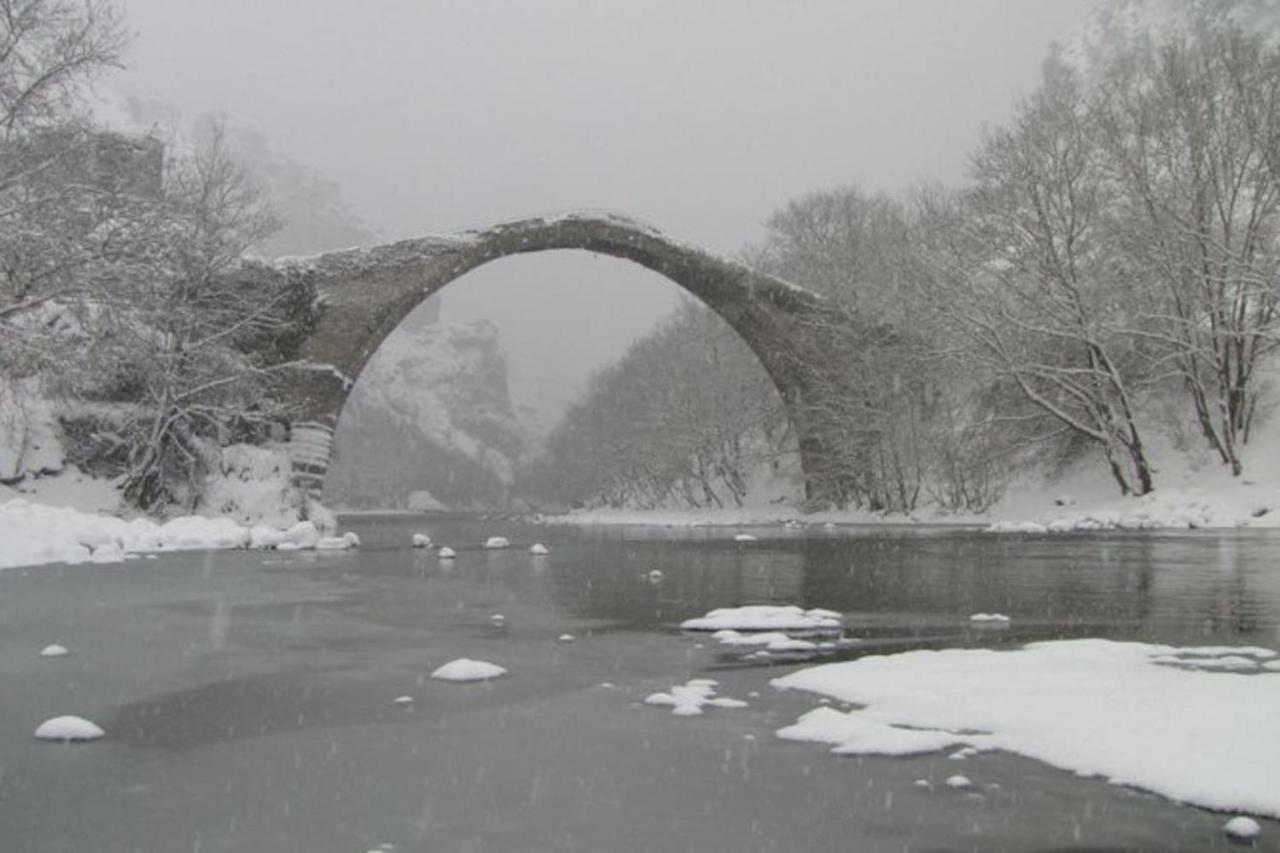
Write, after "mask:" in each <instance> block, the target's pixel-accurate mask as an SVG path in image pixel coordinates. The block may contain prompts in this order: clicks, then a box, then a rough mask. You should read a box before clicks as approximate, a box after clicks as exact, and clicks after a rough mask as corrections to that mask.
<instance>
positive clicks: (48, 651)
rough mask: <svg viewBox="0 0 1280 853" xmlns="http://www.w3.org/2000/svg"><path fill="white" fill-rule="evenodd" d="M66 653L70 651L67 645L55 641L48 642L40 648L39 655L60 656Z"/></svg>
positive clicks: (43, 656) (47, 656) (45, 656)
mask: <svg viewBox="0 0 1280 853" xmlns="http://www.w3.org/2000/svg"><path fill="white" fill-rule="evenodd" d="M68 654H70V651H69V650H68V649H67V647H66V646H62V645H59V644H57V643H50V644H49V645H47V646H45V647H44V648H43V649H41V650H40V657H42V658H60V657H63V656H65V655H68Z"/></svg>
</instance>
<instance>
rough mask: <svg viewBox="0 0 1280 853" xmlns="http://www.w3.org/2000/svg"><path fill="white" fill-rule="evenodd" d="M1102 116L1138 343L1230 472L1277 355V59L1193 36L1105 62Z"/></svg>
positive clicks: (1217, 38)
mask: <svg viewBox="0 0 1280 853" xmlns="http://www.w3.org/2000/svg"><path fill="white" fill-rule="evenodd" d="M1102 105H1103V115H1104V116H1105V121H1104V125H1105V128H1106V136H1105V141H1106V145H1107V152H1108V154H1109V155H1110V159H1111V163H1112V166H1113V169H1114V173H1115V180H1116V182H1117V184H1118V185H1119V187H1120V188H1121V193H1122V198H1121V199H1120V201H1121V204H1122V207H1121V209H1120V211H1119V212H1118V216H1117V223H1116V230H1117V232H1118V233H1119V234H1120V235H1121V236H1122V238H1123V241H1124V248H1125V250H1126V252H1127V254H1128V259H1129V261H1128V270H1129V274H1130V275H1132V276H1133V277H1134V278H1135V279H1139V280H1145V281H1146V282H1148V283H1150V284H1151V285H1152V286H1151V287H1150V292H1151V293H1152V300H1151V304H1150V307H1149V308H1148V310H1147V311H1146V312H1145V313H1144V317H1143V319H1144V321H1145V328H1144V331H1143V335H1144V337H1145V339H1146V342H1147V344H1148V346H1149V347H1151V349H1152V350H1153V351H1154V353H1155V356H1156V358H1157V359H1158V364H1159V367H1160V369H1162V370H1165V371H1167V372H1169V373H1172V374H1173V375H1175V376H1177V377H1178V379H1179V380H1180V381H1181V383H1182V384H1183V386H1184V387H1185V389H1186V391H1187V393H1188V395H1189V396H1190V398H1191V402H1192V405H1193V407H1194V410H1195V414H1196V418H1197V421H1198V423H1199V426H1200V430H1201V432H1202V433H1203V434H1204V436H1205V438H1206V440H1207V441H1208V443H1209V445H1210V446H1211V447H1212V448H1213V449H1214V450H1215V451H1216V452H1217V453H1218V455H1219V456H1220V458H1221V459H1222V461H1223V462H1224V463H1225V464H1228V465H1230V466H1231V470H1232V472H1233V473H1235V474H1237V475H1238V474H1239V473H1240V472H1241V470H1242V464H1241V460H1240V445H1241V444H1244V443H1245V442H1247V441H1248V438H1249V430H1250V426H1251V424H1252V422H1253V419H1254V416H1255V414H1256V412H1257V407H1258V402H1259V392H1258V372H1259V367H1260V365H1261V364H1262V362H1263V360H1264V359H1265V358H1266V357H1267V356H1268V355H1270V354H1271V353H1272V352H1274V351H1275V350H1276V347H1277V344H1280V338H1278V337H1277V321H1278V320H1280V313H1278V309H1280V170H1277V165H1280V125H1278V124H1277V118H1276V115H1277V108H1278V107H1280V51H1277V50H1276V49H1275V48H1274V47H1272V46H1270V45H1269V43H1268V42H1267V40H1265V39H1264V38H1262V37H1260V36H1248V35H1245V34H1243V33H1241V32H1239V31H1235V30H1232V29H1230V28H1227V29H1218V30H1210V31H1203V30H1202V31H1200V32H1198V33H1196V34H1195V35H1194V36H1193V37H1191V38H1185V39H1177V40H1174V41H1171V42H1168V43H1166V44H1163V45H1161V46H1159V47H1158V48H1153V49H1149V50H1147V51H1144V52H1140V53H1137V54H1135V55H1132V56H1130V57H1127V58H1126V59H1124V60H1123V61H1117V62H1116V63H1114V65H1113V66H1112V67H1111V68H1110V69H1108V74H1107V75H1106V77H1105V79H1104V81H1103V90H1102Z"/></svg>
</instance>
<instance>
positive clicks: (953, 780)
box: [947, 773, 973, 788]
mask: <svg viewBox="0 0 1280 853" xmlns="http://www.w3.org/2000/svg"><path fill="white" fill-rule="evenodd" d="M947 787H948V788H972V787H973V783H972V782H970V781H969V777H968V776H961V775H960V774H958V773H957V774H956V775H955V776H948V777H947Z"/></svg>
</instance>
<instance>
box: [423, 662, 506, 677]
mask: <svg viewBox="0 0 1280 853" xmlns="http://www.w3.org/2000/svg"><path fill="white" fill-rule="evenodd" d="M506 674H507V671H506V670H505V669H503V668H502V667H500V666H498V665H497V664H496V663H489V662H488V661H483V660H471V659H470V658H458V659H457V660H452V661H449V662H448V663H447V664H445V665H444V666H442V667H439V668H438V669H436V670H435V671H434V672H432V673H431V677H432V678H434V679H436V680H438V681H488V680H489V679H491V678H499V677H501V676H504V675H506Z"/></svg>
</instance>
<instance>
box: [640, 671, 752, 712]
mask: <svg viewBox="0 0 1280 853" xmlns="http://www.w3.org/2000/svg"><path fill="white" fill-rule="evenodd" d="M718 683H719V682H717V681H715V680H714V679H711V678H694V679H690V680H689V681H688V682H686V683H685V684H677V685H675V686H673V687H672V688H671V690H670V692H668V693H650V694H649V695H648V696H646V697H645V698H644V703H645V704H646V705H660V706H666V707H670V708H671V713H673V714H675V715H676V716H678V717H692V716H696V715H698V714H701V713H702V709H703V708H704V707H707V706H710V707H712V708H745V707H747V703H746V702H743V701H742V700H741V699H730V698H728V697H725V696H719V697H718V696H716V695H715V694H716V686H717V684H718Z"/></svg>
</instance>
